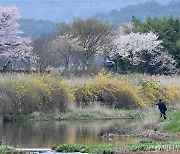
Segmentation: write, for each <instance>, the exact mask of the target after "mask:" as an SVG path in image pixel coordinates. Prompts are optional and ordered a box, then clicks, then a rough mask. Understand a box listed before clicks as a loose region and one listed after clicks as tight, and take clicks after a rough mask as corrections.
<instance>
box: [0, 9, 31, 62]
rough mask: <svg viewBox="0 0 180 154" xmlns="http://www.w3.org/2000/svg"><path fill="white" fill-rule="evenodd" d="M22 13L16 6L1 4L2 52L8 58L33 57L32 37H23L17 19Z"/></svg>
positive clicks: (0, 35)
mask: <svg viewBox="0 0 180 154" xmlns="http://www.w3.org/2000/svg"><path fill="white" fill-rule="evenodd" d="M19 18H20V14H19V12H18V10H17V8H16V7H15V6H0V54H1V55H4V56H6V58H7V59H8V60H12V59H13V58H15V59H21V60H23V61H27V59H29V58H31V57H33V56H32V55H33V53H32V47H31V38H28V37H21V36H20V34H21V33H22V32H21V31H20V30H19V24H18V23H17V22H16V21H15V20H16V19H19Z"/></svg>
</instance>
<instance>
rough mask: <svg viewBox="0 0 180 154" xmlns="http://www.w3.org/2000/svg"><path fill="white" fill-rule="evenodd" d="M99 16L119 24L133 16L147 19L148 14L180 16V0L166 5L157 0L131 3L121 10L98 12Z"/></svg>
mask: <svg viewBox="0 0 180 154" xmlns="http://www.w3.org/2000/svg"><path fill="white" fill-rule="evenodd" d="M96 16H97V17H99V18H101V19H103V20H105V21H109V22H110V23H112V24H115V25H118V24H120V23H122V22H130V21H131V20H132V16H135V17H136V18H139V19H140V20H142V21H145V19H146V18H147V16H150V17H169V16H173V17H175V18H179V17H180V1H179V0H175V1H171V2H169V3H168V4H166V5H162V4H160V3H158V2H156V1H149V2H146V3H141V4H136V5H129V6H126V7H124V8H122V9H120V10H112V11H110V12H109V13H107V14H105V13H99V14H96Z"/></svg>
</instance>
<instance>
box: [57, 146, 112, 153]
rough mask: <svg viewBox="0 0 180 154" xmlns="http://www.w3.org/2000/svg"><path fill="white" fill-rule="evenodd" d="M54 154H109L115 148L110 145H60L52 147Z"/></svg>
mask: <svg viewBox="0 0 180 154" xmlns="http://www.w3.org/2000/svg"><path fill="white" fill-rule="evenodd" d="M53 149H55V150H56V152H81V153H98V154H110V153H112V152H113V151H114V150H115V146H114V145H112V144H90V145H80V144H62V145H59V146H57V147H53Z"/></svg>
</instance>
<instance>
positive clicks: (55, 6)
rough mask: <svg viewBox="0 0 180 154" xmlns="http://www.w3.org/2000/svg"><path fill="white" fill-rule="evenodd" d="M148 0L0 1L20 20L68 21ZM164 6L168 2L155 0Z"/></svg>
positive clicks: (167, 0) (166, 0)
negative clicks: (15, 9) (16, 12)
mask: <svg viewBox="0 0 180 154" xmlns="http://www.w3.org/2000/svg"><path fill="white" fill-rule="evenodd" d="M146 1H149V0H126V1H125V0H1V1H0V4H3V5H16V6H17V7H18V9H19V11H20V13H21V15H22V18H32V19H36V20H39V19H43V20H50V21H59V20H65V21H70V20H71V19H72V18H74V17H87V16H92V15H94V14H96V13H108V12H109V11H111V10H114V9H117V10H120V9H121V8H123V7H126V6H128V5H135V4H139V3H144V2H146ZM156 1H157V2H159V3H162V4H166V3H167V2H169V1H170V0H156Z"/></svg>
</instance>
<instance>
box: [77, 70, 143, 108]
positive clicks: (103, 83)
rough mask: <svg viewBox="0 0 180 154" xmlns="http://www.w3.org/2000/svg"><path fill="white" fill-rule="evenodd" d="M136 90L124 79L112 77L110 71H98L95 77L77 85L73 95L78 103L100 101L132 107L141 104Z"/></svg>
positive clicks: (117, 105) (119, 106) (115, 105)
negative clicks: (81, 84) (106, 72)
mask: <svg viewBox="0 0 180 154" xmlns="http://www.w3.org/2000/svg"><path fill="white" fill-rule="evenodd" d="M137 90H138V88H136V87H132V86H130V84H128V82H126V81H123V80H118V79H115V78H112V77H111V74H110V73H109V74H105V73H104V72H100V73H99V74H98V76H97V77H96V78H93V79H90V80H89V81H88V82H87V83H86V84H85V85H83V86H80V87H78V88H77V89H76V90H75V96H76V101H77V104H78V105H83V106H84V105H88V104H89V103H94V102H100V103H102V104H105V105H110V106H114V107H118V108H132V107H137V106H139V105H142V104H143V102H142V100H141V98H140V97H139V96H138V95H137V93H138V91H137Z"/></svg>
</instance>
